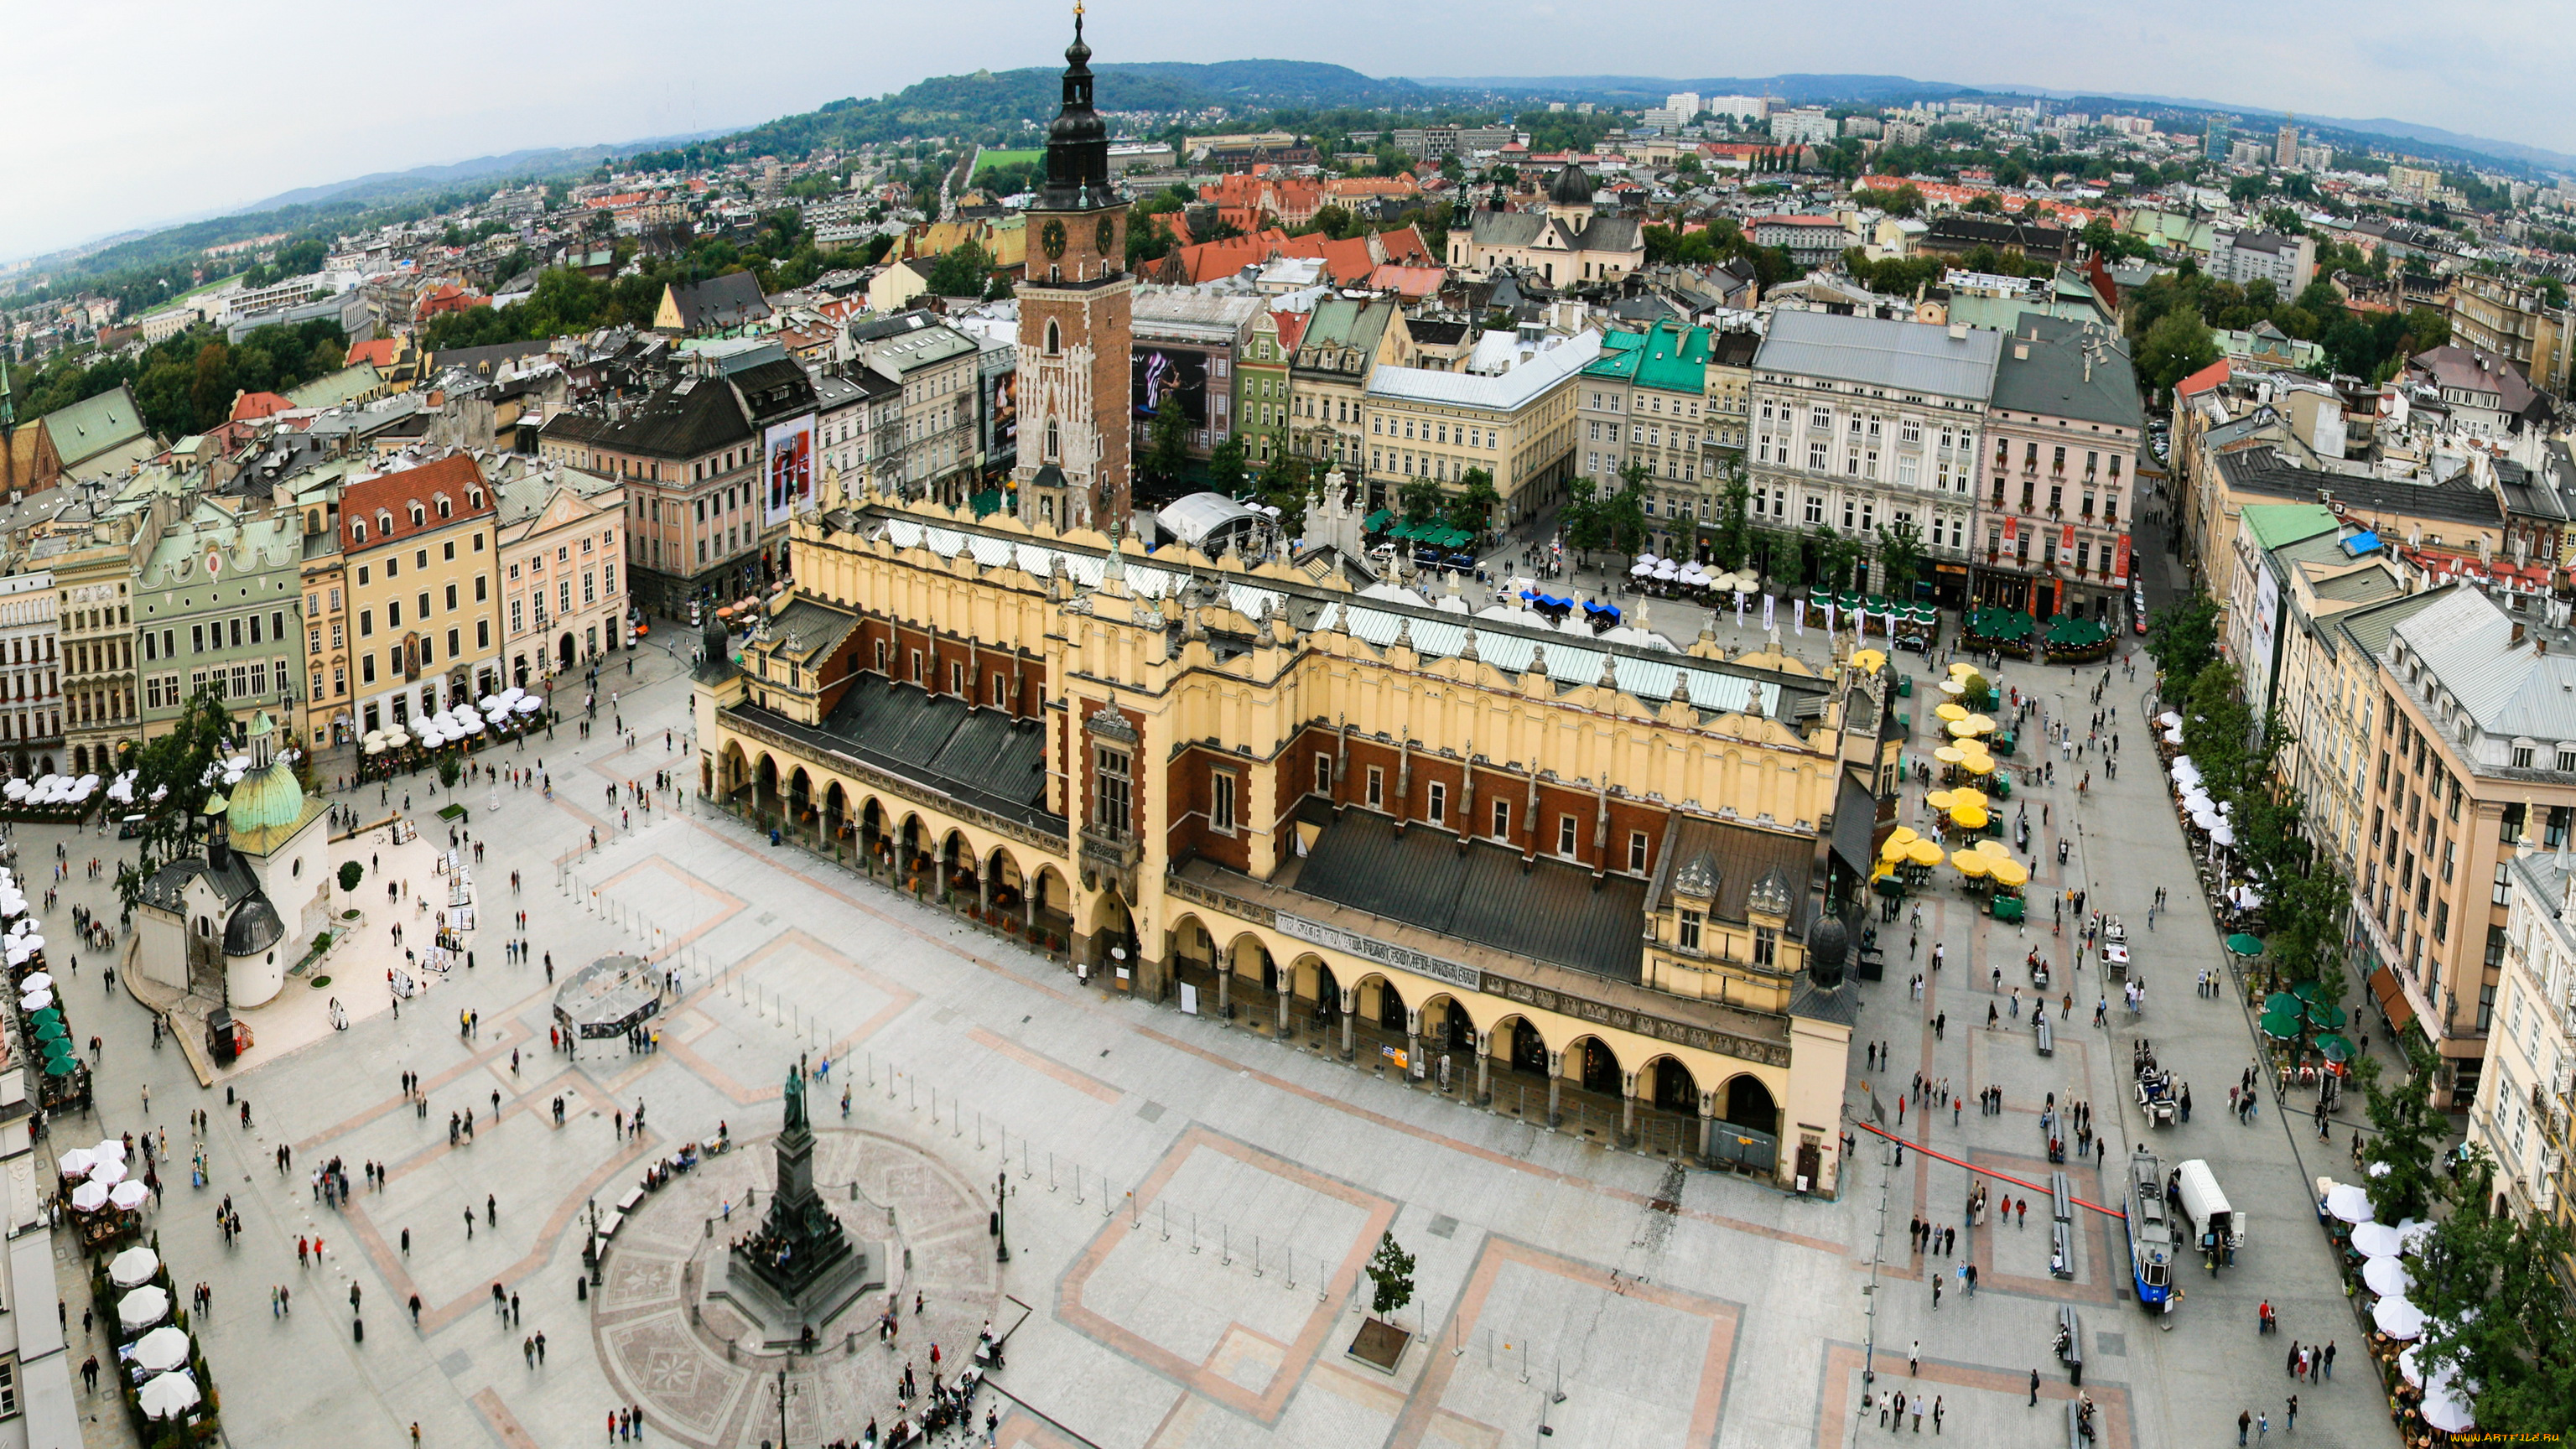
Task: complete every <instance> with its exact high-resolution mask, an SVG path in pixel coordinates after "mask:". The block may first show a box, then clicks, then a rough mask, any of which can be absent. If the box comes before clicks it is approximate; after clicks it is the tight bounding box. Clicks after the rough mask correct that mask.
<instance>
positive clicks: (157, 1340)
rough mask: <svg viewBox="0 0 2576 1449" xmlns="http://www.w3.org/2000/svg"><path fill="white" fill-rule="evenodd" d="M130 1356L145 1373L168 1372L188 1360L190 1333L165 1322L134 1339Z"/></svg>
mask: <svg viewBox="0 0 2576 1449" xmlns="http://www.w3.org/2000/svg"><path fill="white" fill-rule="evenodd" d="M128 1356H129V1357H130V1358H132V1359H133V1361H134V1363H135V1365H136V1366H137V1367H139V1368H141V1369H142V1370H143V1371H144V1372H145V1373H154V1374H166V1373H168V1372H170V1371H171V1370H172V1369H175V1368H177V1367H178V1366H179V1365H181V1364H183V1363H186V1362H187V1361H188V1335H187V1334H185V1333H182V1332H180V1331H179V1329H177V1328H176V1327H174V1326H172V1325H170V1324H167V1323H165V1324H163V1325H161V1326H160V1327H159V1328H156V1329H154V1330H152V1331H151V1332H150V1333H147V1334H145V1335H143V1336H142V1337H141V1338H138V1339H136V1340H134V1347H133V1349H132V1350H131V1351H130V1352H129V1354H128Z"/></svg>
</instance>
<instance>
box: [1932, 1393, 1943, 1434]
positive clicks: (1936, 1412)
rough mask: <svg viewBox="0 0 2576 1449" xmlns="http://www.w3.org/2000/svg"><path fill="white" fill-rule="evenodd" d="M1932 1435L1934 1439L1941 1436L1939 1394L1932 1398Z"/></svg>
mask: <svg viewBox="0 0 2576 1449" xmlns="http://www.w3.org/2000/svg"><path fill="white" fill-rule="evenodd" d="M1932 1434H1933V1437H1935V1438H1938V1437H1940V1434H1941V1396H1940V1395H1939V1394H1934V1395H1933V1396H1932Z"/></svg>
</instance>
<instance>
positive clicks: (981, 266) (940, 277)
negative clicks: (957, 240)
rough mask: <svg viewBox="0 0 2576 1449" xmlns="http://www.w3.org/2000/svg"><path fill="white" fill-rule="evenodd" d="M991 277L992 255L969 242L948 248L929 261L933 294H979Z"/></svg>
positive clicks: (980, 294) (936, 295)
mask: <svg viewBox="0 0 2576 1449" xmlns="http://www.w3.org/2000/svg"><path fill="white" fill-rule="evenodd" d="M992 279H993V258H992V256H991V254H989V253H987V252H986V251H985V250H984V249H983V248H982V247H980V246H977V245H976V244H975V243H973V242H971V241H970V242H964V243H961V244H959V245H957V246H954V247H951V248H950V249H948V250H947V251H945V252H942V253H941V254H940V256H939V260H937V261H935V262H933V263H931V264H930V277H929V285H930V294H931V295H932V296H934V297H981V296H983V295H984V288H985V287H986V286H987V285H989V284H990V283H991V281H992Z"/></svg>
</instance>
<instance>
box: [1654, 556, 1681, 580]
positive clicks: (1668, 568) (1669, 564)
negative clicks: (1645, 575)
mask: <svg viewBox="0 0 2576 1449" xmlns="http://www.w3.org/2000/svg"><path fill="white" fill-rule="evenodd" d="M1681 576H1682V571H1681V566H1680V565H1679V564H1676V563H1674V562H1673V561H1672V560H1671V559H1666V560H1664V561H1663V562H1662V563H1659V564H1657V565H1655V577H1656V578H1659V579H1677V578H1680V577H1681Z"/></svg>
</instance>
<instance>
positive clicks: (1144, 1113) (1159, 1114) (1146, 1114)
mask: <svg viewBox="0 0 2576 1449" xmlns="http://www.w3.org/2000/svg"><path fill="white" fill-rule="evenodd" d="M1136 1115H1137V1116H1138V1117H1141V1118H1143V1119H1144V1120H1145V1121H1148V1122H1160V1121H1162V1120H1163V1104H1162V1103H1160V1102H1148V1103H1146V1104H1145V1105H1144V1106H1142V1107H1139V1108H1137V1109H1136Z"/></svg>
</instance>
